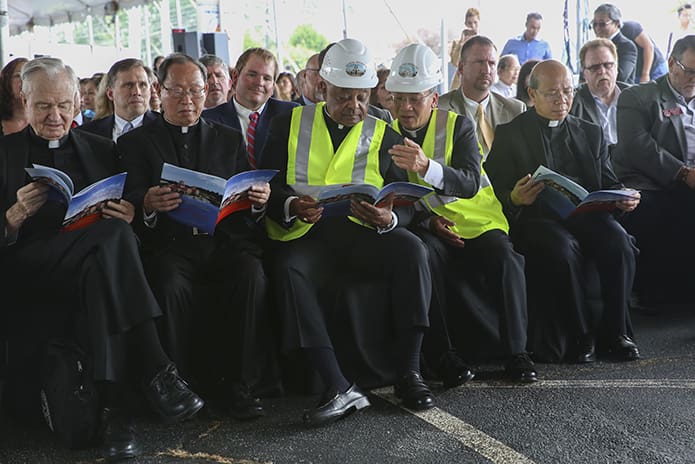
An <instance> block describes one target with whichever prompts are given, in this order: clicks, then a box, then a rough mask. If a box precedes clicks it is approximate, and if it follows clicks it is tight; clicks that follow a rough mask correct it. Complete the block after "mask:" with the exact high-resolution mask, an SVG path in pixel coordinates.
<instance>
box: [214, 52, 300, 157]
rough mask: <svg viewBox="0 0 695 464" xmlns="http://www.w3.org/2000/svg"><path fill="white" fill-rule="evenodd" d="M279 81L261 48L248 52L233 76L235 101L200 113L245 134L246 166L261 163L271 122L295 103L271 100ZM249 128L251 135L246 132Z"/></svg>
mask: <svg viewBox="0 0 695 464" xmlns="http://www.w3.org/2000/svg"><path fill="white" fill-rule="evenodd" d="M277 77H278V62H277V60H276V59H275V55H273V54H272V53H271V52H270V51H268V50H266V49H264V48H249V49H248V50H246V51H245V52H244V53H242V54H241V56H240V57H239V59H238V60H237V62H236V66H235V68H234V71H233V72H232V84H233V86H234V88H235V90H236V93H235V94H234V98H232V100H231V101H229V102H227V103H225V104H224V105H220V106H217V107H216V108H211V109H208V110H205V111H203V118H205V119H206V120H208V121H214V122H219V123H221V124H225V125H227V126H229V127H233V128H234V129H237V130H239V131H241V133H242V134H245V136H246V137H245V140H246V147H247V152H248V156H249V165H250V166H251V168H252V169H255V168H256V166H257V165H258V164H259V162H260V155H261V153H262V152H263V146H264V145H265V140H266V138H267V137H268V128H269V127H270V120H271V119H272V118H273V117H274V116H276V115H278V114H283V113H287V112H289V111H290V110H291V109H292V108H294V107H295V106H297V104H296V103H292V102H286V101H282V100H277V99H275V98H271V97H272V95H273V91H274V90H275V79H277ZM249 127H251V131H249Z"/></svg>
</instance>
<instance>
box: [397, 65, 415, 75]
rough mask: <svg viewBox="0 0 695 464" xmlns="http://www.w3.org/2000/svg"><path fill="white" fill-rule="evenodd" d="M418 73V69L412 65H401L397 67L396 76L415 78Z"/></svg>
mask: <svg viewBox="0 0 695 464" xmlns="http://www.w3.org/2000/svg"><path fill="white" fill-rule="evenodd" d="M417 73H418V67H417V66H415V65H414V64H413V63H403V64H402V65H400V66H399V67H398V75H399V76H401V77H406V78H407V77H415V76H417Z"/></svg>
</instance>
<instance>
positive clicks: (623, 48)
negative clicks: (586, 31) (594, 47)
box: [591, 3, 639, 84]
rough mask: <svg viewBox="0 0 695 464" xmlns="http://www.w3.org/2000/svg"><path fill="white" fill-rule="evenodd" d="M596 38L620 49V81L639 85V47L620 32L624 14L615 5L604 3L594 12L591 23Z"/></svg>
mask: <svg viewBox="0 0 695 464" xmlns="http://www.w3.org/2000/svg"><path fill="white" fill-rule="evenodd" d="M591 26H592V27H593V28H594V33H595V34H596V37H601V38H604V39H610V40H612V41H613V43H614V44H615V48H617V49H618V80H619V81H621V82H625V83H626V84H634V83H639V79H637V80H636V79H635V72H636V69H637V46H636V45H635V44H634V43H632V41H631V40H630V39H628V38H627V37H625V36H624V35H623V34H622V33H621V32H620V26H622V14H621V13H620V10H619V9H618V7H616V6H615V5H611V4H610V3H604V4H602V5H599V6H598V8H596V9H595V10H594V20H593V21H592V22H591Z"/></svg>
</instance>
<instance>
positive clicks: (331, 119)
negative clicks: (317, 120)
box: [323, 106, 352, 131]
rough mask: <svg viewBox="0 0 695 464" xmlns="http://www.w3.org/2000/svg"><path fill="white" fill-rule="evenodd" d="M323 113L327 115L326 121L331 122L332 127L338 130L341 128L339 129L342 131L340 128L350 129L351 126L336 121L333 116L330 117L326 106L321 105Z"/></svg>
mask: <svg viewBox="0 0 695 464" xmlns="http://www.w3.org/2000/svg"><path fill="white" fill-rule="evenodd" d="M323 114H325V115H326V116H327V118H326V121H327V122H328V123H330V124H332V125H333V127H334V128H336V129H338V130H341V131H342V130H350V129H352V126H350V127H348V126H346V125H345V124H340V123H339V122H338V121H336V120H335V119H333V118H332V117H331V115H330V113H329V112H328V108H326V107H325V106H324V107H323Z"/></svg>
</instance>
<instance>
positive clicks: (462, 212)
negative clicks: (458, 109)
mask: <svg viewBox="0 0 695 464" xmlns="http://www.w3.org/2000/svg"><path fill="white" fill-rule="evenodd" d="M457 117H458V115H457V114H456V113H453V112H450V111H445V110H440V109H435V110H433V111H432V115H431V116H430V123H429V126H428V127H427V132H426V134H425V139H424V140H423V142H422V151H423V152H425V154H426V155H427V157H428V158H430V159H433V160H435V161H437V162H438V163H440V164H442V165H445V166H451V156H452V153H453V149H454V127H455V123H456V118H457ZM393 126H394V128H395V129H396V130H397V131H398V132H400V127H399V125H398V121H397V120H396V121H394V122H393ZM478 149H479V150H480V144H478ZM481 153H482V150H481ZM408 177H409V180H410V181H411V182H416V183H419V184H422V185H427V186H429V187H431V185H429V184H428V183H427V182H425V181H424V180H423V179H422V178H420V176H418V175H417V173H414V172H409V173H408ZM423 201H425V202H426V203H427V205H428V206H429V208H430V209H431V210H432V211H434V212H435V213H436V214H438V215H440V216H443V217H445V218H447V219H449V220H451V221H453V222H454V223H455V225H454V226H453V227H452V228H451V229H452V230H453V231H454V232H456V233H457V234H458V235H459V236H461V237H462V238H464V239H466V238H475V237H479V236H480V235H482V234H483V233H485V232H487V231H489V230H493V229H500V230H502V231H504V232H505V233H508V232H509V223H508V222H507V218H506V217H505V216H504V213H503V212H502V204H501V203H500V202H499V201H498V200H497V197H496V196H495V192H494V190H493V189H492V184H490V179H489V178H488V176H487V174H486V173H485V171H484V170H483V167H482V158H481V166H480V186H479V188H478V192H477V193H476V194H475V195H474V196H473V197H472V198H457V197H452V196H446V195H437V194H434V195H428V196H427V197H425V198H424V199H423Z"/></svg>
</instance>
